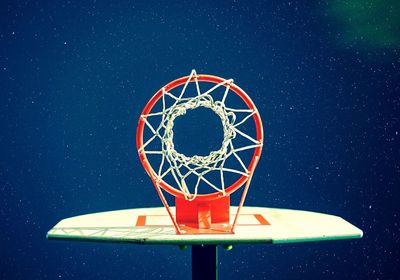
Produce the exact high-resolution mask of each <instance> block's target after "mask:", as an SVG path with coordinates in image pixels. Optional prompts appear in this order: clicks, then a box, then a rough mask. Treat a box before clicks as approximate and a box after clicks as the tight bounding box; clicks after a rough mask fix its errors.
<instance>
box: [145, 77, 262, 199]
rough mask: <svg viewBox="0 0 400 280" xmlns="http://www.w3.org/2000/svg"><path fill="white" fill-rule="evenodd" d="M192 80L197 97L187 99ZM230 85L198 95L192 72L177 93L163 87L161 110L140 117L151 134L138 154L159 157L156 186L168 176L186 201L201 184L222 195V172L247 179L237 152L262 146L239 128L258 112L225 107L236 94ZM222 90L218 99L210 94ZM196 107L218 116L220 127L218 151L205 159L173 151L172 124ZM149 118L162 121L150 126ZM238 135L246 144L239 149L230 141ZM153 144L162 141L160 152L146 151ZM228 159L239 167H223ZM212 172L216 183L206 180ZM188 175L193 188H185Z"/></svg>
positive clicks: (224, 83)
mask: <svg viewBox="0 0 400 280" xmlns="http://www.w3.org/2000/svg"><path fill="white" fill-rule="evenodd" d="M193 80H194V83H195V86H196V95H195V96H190V97H189V96H186V95H185V93H186V90H187V87H188V85H189V83H191V82H193ZM232 84H233V80H232V79H229V80H224V81H223V82H220V83H218V84H215V85H213V86H212V87H211V88H210V89H208V90H206V91H204V92H201V90H200V86H199V81H198V79H197V74H196V71H195V70H193V71H192V72H191V74H190V76H189V77H188V79H187V81H186V83H185V84H184V85H183V88H182V90H181V91H180V93H179V94H175V95H174V94H173V93H171V92H168V91H166V90H165V88H163V89H162V91H163V92H162V97H161V102H162V109H161V110H160V111H158V112H150V113H149V114H146V115H142V116H141V118H142V119H143V120H144V122H145V124H146V126H147V127H148V128H149V130H150V131H151V137H149V139H148V140H146V141H145V142H144V144H143V146H142V147H140V149H139V152H144V153H145V154H146V156H148V155H153V156H157V155H158V156H161V160H160V161H159V166H158V168H156V169H155V173H156V178H155V180H156V183H158V184H159V183H160V182H161V181H162V180H164V179H165V178H166V176H171V177H172V178H173V181H174V184H173V185H176V186H177V187H178V188H179V190H180V191H181V192H182V194H183V195H184V197H185V199H187V200H194V199H195V198H196V196H197V195H198V193H199V186H200V185H201V183H204V184H205V185H207V186H208V187H210V188H211V189H212V190H213V191H217V192H220V193H221V194H222V195H225V189H226V186H225V173H230V174H236V175H239V176H246V177H248V176H249V170H248V168H247V166H246V164H245V163H244V162H243V160H242V159H241V157H240V156H239V155H240V152H243V151H246V150H251V149H255V148H256V147H259V146H261V145H262V143H261V142H260V141H257V140H256V139H255V138H253V137H252V136H250V135H248V134H246V133H245V132H243V131H242V130H240V129H239V128H238V127H239V126H240V125H242V124H244V123H245V122H246V121H247V120H248V119H250V118H251V117H252V116H253V115H254V114H256V113H257V111H256V109H249V108H248V107H246V108H244V109H240V108H229V107H227V106H226V104H225V101H226V99H227V97H228V95H229V94H235V93H230V86H231V85H232ZM221 87H222V88H224V90H223V94H220V96H218V97H215V96H214V97H213V95H212V93H213V92H215V91H216V90H217V89H220V88H221ZM167 98H170V99H172V105H169V106H167V101H166V99H167ZM217 99H218V100H217ZM199 107H204V108H208V109H210V110H212V111H213V112H215V113H216V114H217V115H218V116H219V118H220V119H221V124H222V128H223V141H222V144H221V147H220V149H219V150H215V151H211V152H210V153H209V154H208V155H206V156H200V155H193V156H186V155H184V154H182V153H180V152H178V151H177V150H175V145H174V141H173V140H174V131H173V128H174V121H175V120H176V118H177V117H179V116H183V115H185V114H186V113H187V111H188V110H194V109H196V108H199ZM238 113H240V114H241V115H244V117H242V118H241V119H240V120H237V116H236V115H237V114H238ZM152 117H158V118H160V117H161V121H160V122H159V124H158V126H157V127H156V126H155V125H152V124H151V122H150V121H149V119H150V118H152ZM238 134H239V135H241V136H242V137H243V138H244V139H246V140H247V144H245V145H241V146H240V147H235V146H234V143H233V140H234V139H235V138H236V136H237V135H238ZM153 141H160V142H161V150H151V149H147V147H150V146H151V145H150V144H151V143H152V142H153ZM230 157H233V158H234V159H235V160H236V161H237V163H238V164H237V166H238V168H231V167H227V166H226V162H227V160H228V159H229V158H230ZM215 172H217V173H218V177H219V180H218V181H217V182H218V183H216V182H214V181H212V180H209V179H208V176H209V175H210V174H211V173H215ZM190 176H195V177H196V180H195V181H194V182H193V186H188V178H189V177H190ZM190 182H191V181H190ZM204 184H203V185H204Z"/></svg>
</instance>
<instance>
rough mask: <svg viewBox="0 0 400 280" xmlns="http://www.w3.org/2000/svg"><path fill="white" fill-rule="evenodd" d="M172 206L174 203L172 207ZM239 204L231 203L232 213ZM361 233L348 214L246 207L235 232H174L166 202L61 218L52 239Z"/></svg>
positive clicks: (191, 239) (294, 237) (251, 238)
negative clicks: (344, 217)
mask: <svg viewBox="0 0 400 280" xmlns="http://www.w3.org/2000/svg"><path fill="white" fill-rule="evenodd" d="M171 209H172V211H174V210H175V209H174V208H171ZM236 211H237V207H231V208H230V213H231V218H233V217H234V214H235V213H236ZM362 235H363V232H362V231H361V230H360V229H358V228H357V227H355V226H353V225H352V224H350V223H349V222H347V221H345V220H344V219H342V218H340V217H337V216H333V215H328V214H322V213H315V212H308V211H300V210H289V209H276V208H264V207H243V208H242V210H241V212H240V216H239V220H238V223H237V226H236V229H235V233H234V234H229V233H228V234H176V232H175V229H174V227H173V224H172V222H171V219H170V218H169V216H168V214H167V212H166V209H165V208H163V207H156V208H141V209H127V210H117V211H110V212H101V213H93V214H87V215H81V216H76V217H72V218H67V219H64V220H62V221H60V222H59V223H58V224H57V225H55V226H54V227H53V228H52V229H51V230H49V232H48V233H47V238H49V239H64V240H65V239H68V240H78V241H96V242H99V241H103V242H116V243H121V242H127V243H138V244H169V245H194V244H215V245H219V244H229V245H234V244H251V243H274V244H275V243H292V242H305V241H322V240H336V239H351V238H361V237H362Z"/></svg>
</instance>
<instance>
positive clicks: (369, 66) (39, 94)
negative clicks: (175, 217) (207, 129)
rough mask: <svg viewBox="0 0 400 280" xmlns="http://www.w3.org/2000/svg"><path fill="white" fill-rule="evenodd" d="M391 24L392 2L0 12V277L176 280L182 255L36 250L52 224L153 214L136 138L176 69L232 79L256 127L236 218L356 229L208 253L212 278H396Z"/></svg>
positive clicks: (83, 246)
mask: <svg viewBox="0 0 400 280" xmlns="http://www.w3.org/2000/svg"><path fill="white" fill-rule="evenodd" d="M112 2H115V3H112ZM399 15H400V4H399V2H398V1H397V0H393V1H383V0H366V1H361V0H349V1H339V0H331V1H280V0H279V1H201V2H200V1H187V2H184V1H176V2H175V1H150V0H149V1H108V2H106V1H26V2H25V1H15V0H14V1H7V0H2V1H1V4H0V24H1V25H0V86H1V89H0V92H1V93H0V124H1V127H0V128H1V133H0V191H1V192H0V203H1V206H0V227H1V231H0V279H188V278H189V276H190V269H191V265H190V250H188V251H180V250H179V249H178V248H176V247H169V246H140V245H115V244H96V243H73V242H63V241H61V242H56V241H48V240H46V238H45V236H46V232H47V230H49V229H50V228H51V227H52V226H54V225H55V224H56V223H57V222H58V221H59V220H61V219H63V218H65V217H70V216H75V215H80V214H85V213H91V212H99V211H108V210H115V209H125V208H139V207H152V206H161V203H160V201H159V199H158V197H157V195H156V192H155V190H154V188H153V186H152V184H151V182H150V179H149V178H148V176H147V175H146V173H145V171H144V170H143V168H142V166H141V164H140V162H139V159H138V157H137V151H136V149H135V129H136V124H137V121H138V118H139V116H140V113H141V110H142V108H143V106H144V105H145V104H146V102H147V100H148V99H149V98H150V97H151V96H152V95H153V93H154V92H155V91H157V90H158V89H159V88H160V87H161V86H163V85H165V84H166V83H168V82H169V81H171V80H173V79H175V78H178V77H181V76H185V75H188V74H189V73H190V71H191V70H192V69H196V70H197V71H198V73H207V74H214V75H217V76H221V77H224V78H234V79H235V82H236V83H237V84H238V85H240V86H241V87H242V88H243V89H245V90H246V91H247V93H248V94H249V95H250V96H251V97H252V99H253V101H254V102H255V103H256V104H257V106H258V109H259V111H260V113H261V116H262V118H263V122H264V130H265V149H264V151H263V155H262V158H261V161H260V164H259V166H258V169H257V170H256V173H255V175H254V178H253V183H252V186H251V189H250V191H249V194H248V197H247V201H246V205H257V206H266V207H279V208H293V209H304V210H311V211H317V212H325V213H331V214H334V215H339V216H341V217H343V218H345V219H347V220H349V221H350V222H352V223H353V224H355V225H356V226H358V227H360V228H361V229H362V230H363V231H364V237H363V238H362V239H359V240H353V241H332V242H321V243H316V242H314V243H302V244H287V245H276V246H275V245H252V246H250V245H242V246H236V247H234V248H233V250H232V251H230V252H226V251H223V250H220V262H221V265H220V276H221V279H396V278H397V277H398V275H399V274H400V260H399V255H400V249H399V248H400V246H399V243H400V234H399V233H400V225H399V215H400V212H399V201H400V190H399V187H400V180H399V178H400V172H399V171H400V163H399V159H400V153H399V146H400V143H399V137H400V135H399V133H400V127H399V109H400V99H399V93H400V89H399V82H398V81H399V80H400V74H399V73H400V71H399V66H400V61H399V47H400V36H399V34H400V30H399V26H400V18H399V17H400V16H399ZM193 129H196V128H195V127H194V128H193ZM191 135H195V134H193V132H191ZM198 135H199V136H201V131H199V132H198Z"/></svg>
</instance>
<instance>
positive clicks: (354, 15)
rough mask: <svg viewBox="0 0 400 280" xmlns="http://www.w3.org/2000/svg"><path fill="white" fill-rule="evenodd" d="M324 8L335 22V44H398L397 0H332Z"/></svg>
mask: <svg viewBox="0 0 400 280" xmlns="http://www.w3.org/2000/svg"><path fill="white" fill-rule="evenodd" d="M328 12H329V15H330V16H332V17H333V18H334V19H335V20H336V21H337V23H338V26H339V30H338V31H339V34H338V37H337V39H338V44H339V45H341V46H343V47H346V48H347V47H350V48H351V47H358V48H368V49H377V48H380V49H382V48H384V49H392V48H398V47H399V46H400V0H349V1H343V0H333V1H332V2H331V3H330V5H329V7H328Z"/></svg>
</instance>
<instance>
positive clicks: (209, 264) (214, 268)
mask: <svg viewBox="0 0 400 280" xmlns="http://www.w3.org/2000/svg"><path fill="white" fill-rule="evenodd" d="M205 279H207V280H217V279H218V248H217V245H192V280H205Z"/></svg>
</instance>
